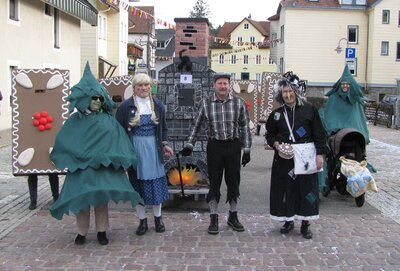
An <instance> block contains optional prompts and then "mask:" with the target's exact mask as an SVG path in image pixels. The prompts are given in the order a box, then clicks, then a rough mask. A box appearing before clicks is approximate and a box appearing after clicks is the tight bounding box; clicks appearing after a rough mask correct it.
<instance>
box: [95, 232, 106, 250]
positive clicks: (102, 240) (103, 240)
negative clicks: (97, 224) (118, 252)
mask: <svg viewBox="0 0 400 271" xmlns="http://www.w3.org/2000/svg"><path fill="white" fill-rule="evenodd" d="M97 241H99V244H100V245H102V246H105V245H107V244H108V239H107V235H106V232H105V231H99V232H98V233H97Z"/></svg>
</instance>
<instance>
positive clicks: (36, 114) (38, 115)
mask: <svg viewBox="0 0 400 271" xmlns="http://www.w3.org/2000/svg"><path fill="white" fill-rule="evenodd" d="M33 117H34V118H35V119H37V120H38V119H40V113H39V112H36V113H35V114H33Z"/></svg>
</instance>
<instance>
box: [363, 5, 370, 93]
mask: <svg viewBox="0 0 400 271" xmlns="http://www.w3.org/2000/svg"><path fill="white" fill-rule="evenodd" d="M365 13H366V14H367V48H366V53H365V55H366V58H365V78H364V80H365V82H364V93H366V94H367V93H368V81H367V80H368V51H369V14H368V9H367V10H366V11H365Z"/></svg>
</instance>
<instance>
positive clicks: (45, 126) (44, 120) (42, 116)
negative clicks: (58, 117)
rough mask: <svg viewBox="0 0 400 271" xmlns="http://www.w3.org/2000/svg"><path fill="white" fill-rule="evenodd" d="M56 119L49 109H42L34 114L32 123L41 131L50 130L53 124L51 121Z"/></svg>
mask: <svg viewBox="0 0 400 271" xmlns="http://www.w3.org/2000/svg"><path fill="white" fill-rule="evenodd" d="M53 121H54V118H53V117H52V116H50V115H49V113H48V112H47V111H42V112H40V113H39V112H35V114H33V121H32V124H33V126H35V127H37V129H38V130H39V131H40V132H43V131H45V130H50V129H51V128H52V127H53V125H51V124H50V123H51V122H53Z"/></svg>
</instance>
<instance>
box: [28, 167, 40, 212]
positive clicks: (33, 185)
mask: <svg viewBox="0 0 400 271" xmlns="http://www.w3.org/2000/svg"><path fill="white" fill-rule="evenodd" d="M37 184H38V177H37V175H34V174H33V175H32V174H31V175H29V176H28V188H29V197H30V199H31V203H30V205H29V210H34V209H36V206H37Z"/></svg>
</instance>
